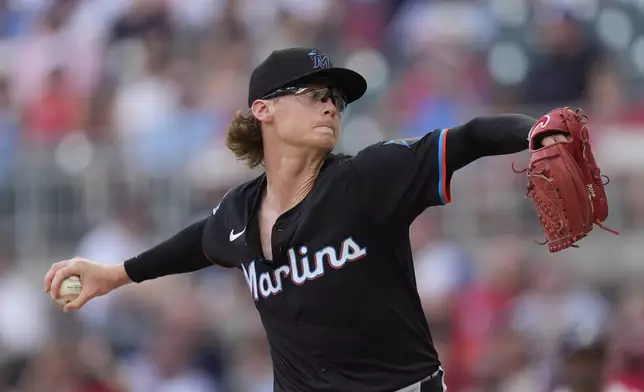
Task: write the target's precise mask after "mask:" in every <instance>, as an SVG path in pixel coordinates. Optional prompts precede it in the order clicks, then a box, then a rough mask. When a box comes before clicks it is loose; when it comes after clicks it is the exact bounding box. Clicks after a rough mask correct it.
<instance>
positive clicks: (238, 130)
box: [226, 111, 264, 169]
mask: <svg viewBox="0 0 644 392" xmlns="http://www.w3.org/2000/svg"><path fill="white" fill-rule="evenodd" d="M226 146H228V148H229V149H230V151H232V152H233V154H235V157H236V158H237V159H238V160H240V161H245V162H246V164H247V165H248V167H250V168H251V169H253V168H255V167H257V166H259V165H261V164H262V161H263V160H264V146H263V144H262V127H261V124H260V123H259V121H258V120H257V119H256V118H255V116H253V114H252V113H250V111H249V112H248V114H246V115H244V114H243V113H242V112H241V111H238V112H237V114H235V117H234V118H233V120H232V121H231V123H230V125H229V126H228V131H227V132H226Z"/></svg>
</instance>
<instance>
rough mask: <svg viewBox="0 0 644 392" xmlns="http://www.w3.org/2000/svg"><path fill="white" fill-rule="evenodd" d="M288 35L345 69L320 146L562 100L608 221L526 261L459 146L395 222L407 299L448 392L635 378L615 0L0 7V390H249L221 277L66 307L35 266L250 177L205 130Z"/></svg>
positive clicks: (228, 279)
mask: <svg viewBox="0 0 644 392" xmlns="http://www.w3.org/2000/svg"><path fill="white" fill-rule="evenodd" d="M288 46H306V47H317V48H319V49H320V50H322V51H323V52H325V53H327V54H328V55H329V56H330V57H331V58H332V60H333V61H334V63H335V64H336V65H341V66H348V67H351V68H354V69H356V70H358V71H360V72H361V73H363V74H364V75H365V76H366V78H367V80H368V82H369V90H368V92H367V95H366V96H365V97H364V98H363V99H362V100H361V101H359V102H357V103H356V104H354V105H352V107H351V108H349V110H348V112H347V114H346V116H345V117H344V119H343V136H342V139H341V143H340V145H339V146H338V150H340V151H343V152H349V153H354V152H356V151H358V150H359V149H360V148H362V147H364V146H366V145H367V144H369V143H373V142H376V141H379V140H383V139H386V138H389V137H394V136H416V135H421V134H424V133H425V132H428V131H430V130H432V129H435V128H443V127H450V126H453V125H455V124H459V123H462V122H465V121H467V120H468V119H470V118H472V117H474V116H477V115H484V114H490V113H499V112H522V113H526V114H530V115H533V116H535V117H538V116H539V115H540V114H542V113H544V112H546V111H548V110H550V109H552V108H554V107H558V106H562V105H566V106H577V105H579V106H581V107H583V108H584V110H585V111H586V112H587V113H588V114H589V115H590V121H591V126H592V137H593V138H594V139H595V141H596V142H597V143H596V144H595V145H596V146H597V147H596V153H597V156H598V161H599V163H600V166H601V167H602V169H604V171H605V172H608V173H610V174H611V175H610V177H611V183H610V185H609V187H610V188H609V202H610V204H611V214H612V215H611V217H612V222H613V223H614V224H615V225H616V228H617V229H619V230H620V231H621V236H620V237H612V238H609V240H610V241H611V244H613V245H612V246H597V247H595V248H592V247H591V248H590V249H591V251H589V252H586V253H575V252H582V251H583V250H579V251H578V250H572V251H570V252H567V253H566V255H564V256H551V255H548V254H546V250H545V248H542V247H538V246H537V245H535V244H534V242H532V240H533V238H534V237H535V236H536V234H535V233H538V232H539V229H538V226H537V224H536V222H535V221H534V219H533V220H530V219H529V218H530V217H531V218H534V213H533V212H532V210H531V206H530V204H529V203H528V202H525V201H524V200H523V198H522V196H523V194H524V193H523V192H524V188H523V187H524V184H523V183H522V182H521V178H519V177H517V176H514V177H513V174H512V172H511V171H510V170H509V167H510V166H509V162H510V160H512V159H515V158H516V157H509V158H508V157H505V158H501V157H499V158H498V159H496V158H495V159H494V160H492V159H490V160H486V161H485V162H478V163H476V164H474V166H475V167H472V168H466V169H463V173H462V174H461V173H459V174H457V175H455V179H454V189H453V194H454V200H455V201H454V203H453V204H454V206H448V207H444V209H445V211H442V210H441V211H428V212H427V213H425V214H423V215H422V216H421V217H420V218H419V219H418V220H417V221H416V222H415V224H414V226H413V227H412V231H411V233H412V238H413V248H414V252H415V255H416V273H417V281H418V287H419V292H420V295H421V299H422V301H423V304H424V306H425V310H426V314H427V319H428V321H429V323H430V326H431V328H432V333H433V338H434V340H435V344H436V346H437V349H438V351H439V354H440V355H441V358H442V360H443V361H444V367H445V370H446V373H447V384H448V387H449V390H450V391H452V392H496V391H499V392H555V391H556V392H594V391H597V392H599V391H609V392H644V279H642V275H641V273H642V272H643V271H644V264H642V263H641V260H642V259H641V255H642V254H644V252H642V251H643V250H644V249H641V240H639V241H638V240H637V238H638V235H639V234H641V232H640V231H639V230H641V228H642V227H644V225H642V222H643V221H644V198H642V197H641V196H640V195H641V194H642V191H644V189H643V188H644V186H643V185H644V176H643V175H642V174H641V173H642V172H644V171H642V170H639V169H640V168H642V167H644V166H642V165H643V164H644V160H643V159H642V158H644V155H643V154H641V151H642V148H643V144H644V143H643V142H642V140H643V138H642V136H641V135H642V134H644V133H643V132H640V131H642V130H644V105H643V104H644V94H642V93H643V92H644V89H642V87H644V6H643V5H642V2H641V1H634V0H633V1H627V0H619V1H618V0H614V1H606V2H605V1H599V0H531V1H528V0H449V1H439V0H261V1H260V0H0V229H1V230H2V233H3V234H2V236H0V392H4V391H7V392H108V391H109V392H112V391H114V392H116V391H124V392H125V391H127V392H202V391H204V392H206V391H210V392H215V391H216V392H270V391H272V374H271V362H270V356H269V352H268V347H267V344H266V341H265V335H264V333H263V330H262V326H261V322H260V320H259V317H258V315H257V313H256V311H255V309H254V304H253V302H252V300H251V299H250V297H249V295H248V292H247V290H248V289H247V285H246V283H245V281H244V278H243V275H242V274H241V273H238V272H235V271H226V270H223V269H219V268H217V267H212V268H209V269H206V270H203V271H200V272H197V273H193V274H189V275H185V276H175V277H168V278H163V279H159V280H156V281H151V282H146V283H144V284H141V285H130V286H126V287H124V288H122V289H119V290H118V291H117V292H114V293H111V294H109V295H108V296H105V297H101V298H98V299H96V300H93V301H92V302H91V303H89V304H88V305H87V306H86V307H85V308H84V309H82V310H81V311H80V312H77V313H74V314H63V313H62V312H60V309H59V308H57V307H56V306H55V304H54V303H53V301H51V299H49V298H48V297H47V295H46V294H45V293H44V292H43V291H42V288H41V283H40V282H41V279H42V277H43V276H44V273H45V271H46V270H47V269H48V267H49V265H50V264H51V263H52V262H55V261H58V260H59V259H61V258H68V257H72V256H74V255H78V256H83V257H87V258H90V259H94V260H98V261H101V262H105V263H119V262H121V261H123V260H124V259H126V258H129V257H131V256H133V255H136V254H137V253H139V252H141V251H143V250H145V249H146V248H148V247H150V246H152V245H154V244H155V243H156V242H158V241H159V240H161V239H163V238H164V237H166V236H167V235H170V234H172V233H173V232H175V231H177V230H179V229H180V228H182V227H183V226H184V225H185V224H187V223H189V222H190V221H191V220H193V219H195V218H196V217H200V216H203V214H207V213H208V212H209V211H210V210H212V208H213V207H214V206H215V205H216V204H217V201H218V198H219V197H221V195H222V194H223V193H224V192H225V191H226V190H228V189H229V188H230V187H231V186H233V185H235V184H237V183H240V182H242V181H243V180H245V179H247V178H249V177H252V176H253V175H255V174H256V173H255V172H253V171H250V170H247V169H245V168H244V167H242V166H241V165H239V164H238V163H237V162H235V161H234V158H233V157H232V155H231V154H230V153H228V152H227V151H226V150H225V147H224V145H223V136H224V135H225V132H226V125H227V123H228V122H229V121H230V119H231V118H232V116H233V115H234V113H235V112H236V111H237V110H245V109H247V108H246V97H247V88H248V87H247V83H248V77H249V74H250V72H251V71H252V68H253V67H254V66H255V65H256V64H257V63H258V62H260V61H261V60H262V59H263V58H264V57H265V56H266V55H268V54H269V53H270V51H272V50H273V49H276V48H282V47H288ZM506 158H508V159H506ZM502 170H503V171H505V172H502ZM506 173H507V174H506ZM186 189H189V191H186ZM520 203H523V204H520ZM456 209H458V210H456ZM517 225H519V226H517ZM524 226H528V227H527V228H526V227H524ZM472 228H476V230H474V229H472ZM593 234H594V233H593ZM596 236H597V237H593V238H588V239H584V246H587V245H592V244H593V241H594V243H595V244H597V243H600V244H604V243H605V242H598V241H600V239H598V237H605V236H607V234H603V233H601V234H599V233H598V234H596ZM640 237H641V235H640ZM477 239H479V241H478V242H476V240H477ZM481 243H484V245H485V246H479V244H481ZM616 249H621V251H620V252H616V251H615V250H616ZM625 249H628V250H625ZM602 251H603V252H607V253H602ZM582 254H583V255H584V256H579V255H582ZM607 254H609V255H610V256H607ZM564 257H566V259H565V260H566V262H563V261H562V258H564ZM568 261H570V263H568ZM178 262H180V261H178ZM593 263H594V264H593ZM573 265H574V266H577V267H578V266H580V265H581V266H582V268H581V269H579V268H572V266H573ZM591 265H595V266H597V265H600V266H601V265H603V266H604V267H603V269H602V268H600V269H596V268H595V267H593V268H595V269H592V271H604V272H610V274H611V275H610V276H611V278H610V279H607V278H605V275H603V274H599V273H594V272H590V271H591ZM626 266H630V267H629V268H630V269H628V270H625V269H624V268H626ZM638 272H639V275H638ZM374 327H377V326H374ZM356 392H359V391H356Z"/></svg>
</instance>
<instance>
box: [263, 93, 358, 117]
mask: <svg viewBox="0 0 644 392" xmlns="http://www.w3.org/2000/svg"><path fill="white" fill-rule="evenodd" d="M286 95H298V96H304V95H306V96H308V97H310V98H311V99H312V100H313V101H315V102H322V103H324V102H326V101H327V100H328V99H330V100H331V102H333V104H334V105H335V107H336V108H337V109H338V111H339V112H340V113H342V112H344V110H345V109H346V108H347V100H346V98H345V97H344V95H342V94H341V93H340V91H338V90H337V89H335V88H332V87H324V88H312V87H285V88H281V89H279V90H275V91H273V92H272V93H270V94H267V95H265V96H264V97H262V99H272V98H277V97H283V96H286Z"/></svg>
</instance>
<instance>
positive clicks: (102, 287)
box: [45, 218, 212, 311]
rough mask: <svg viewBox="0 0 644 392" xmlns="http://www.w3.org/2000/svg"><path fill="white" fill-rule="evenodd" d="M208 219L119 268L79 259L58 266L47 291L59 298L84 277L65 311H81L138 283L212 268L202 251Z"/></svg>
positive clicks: (48, 276) (47, 282)
mask: <svg viewBox="0 0 644 392" xmlns="http://www.w3.org/2000/svg"><path fill="white" fill-rule="evenodd" d="M207 221H208V218H206V219H202V220H200V221H198V222H196V223H193V224H191V225H189V226H188V227H186V228H185V229H183V230H181V231H180V232H178V233H177V234H175V235H174V236H172V237H171V238H169V239H167V240H166V241H164V242H162V243H160V244H158V245H156V246H154V247H153V248H151V249H148V250H147V251H145V252H143V253H141V254H140V255H138V256H136V257H133V258H131V259H128V260H126V261H125V262H123V263H122V264H119V265H105V264H101V263H98V262H95V261H92V260H88V259H84V258H80V257H76V258H73V259H71V260H65V261H61V262H58V263H55V264H53V265H52V266H51V268H50V270H49V272H48V273H47V274H46V276H45V291H46V292H51V295H52V297H54V298H58V295H59V290H60V286H61V284H62V282H63V280H64V279H65V278H67V277H69V276H71V275H78V276H80V277H81V282H82V291H81V294H80V295H79V296H78V298H76V299H75V300H74V301H72V302H70V303H69V304H67V305H66V306H65V308H64V311H69V310H76V309H80V308H81V307H82V306H83V305H84V304H85V303H86V302H87V301H89V300H90V299H92V298H94V297H98V296H101V295H105V294H107V293H109V292H110V291H112V290H114V289H116V288H118V287H121V286H124V285H126V284H129V283H132V282H136V283H140V282H143V281H145V280H150V279H156V278H159V277H162V276H166V275H173V274H180V273H187V272H193V271H197V270H200V269H202V268H205V267H208V266H211V265H212V262H211V261H210V260H209V259H208V257H207V256H206V255H205V253H204V251H203V247H202V237H203V232H204V228H205V226H206V222H207Z"/></svg>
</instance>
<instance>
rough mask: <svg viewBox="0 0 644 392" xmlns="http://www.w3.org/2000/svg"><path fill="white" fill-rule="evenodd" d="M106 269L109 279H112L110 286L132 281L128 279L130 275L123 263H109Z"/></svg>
mask: <svg viewBox="0 0 644 392" xmlns="http://www.w3.org/2000/svg"><path fill="white" fill-rule="evenodd" d="M107 269H108V271H109V275H110V278H111V279H110V280H111V281H112V287H113V288H114V289H116V288H119V287H121V286H125V285H126V284H129V283H132V279H130V276H129V275H128V274H127V271H126V270H125V265H124V264H123V263H121V264H119V265H110V266H108V267H107Z"/></svg>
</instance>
